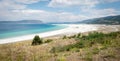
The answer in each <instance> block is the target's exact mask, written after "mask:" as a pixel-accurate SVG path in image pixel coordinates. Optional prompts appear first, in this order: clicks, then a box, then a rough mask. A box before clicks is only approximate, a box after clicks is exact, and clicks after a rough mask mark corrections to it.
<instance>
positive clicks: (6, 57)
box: [0, 32, 120, 61]
mask: <svg viewBox="0 0 120 61" xmlns="http://www.w3.org/2000/svg"><path fill="white" fill-rule="evenodd" d="M46 40H47V41H46ZM49 40H50V41H49ZM31 43H32V41H23V42H16V43H11V44H1V45H0V61H120V32H112V33H109V34H103V33H98V32H92V33H89V34H88V35H83V34H77V35H73V36H63V37H60V38H52V37H51V38H50V39H43V43H42V44H41V45H35V46H32V45H31Z"/></svg>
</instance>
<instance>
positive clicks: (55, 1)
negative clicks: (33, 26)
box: [48, 0, 98, 7]
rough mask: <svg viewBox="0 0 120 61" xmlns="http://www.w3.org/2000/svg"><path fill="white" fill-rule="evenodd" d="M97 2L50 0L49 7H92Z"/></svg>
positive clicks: (95, 0)
mask: <svg viewBox="0 0 120 61" xmlns="http://www.w3.org/2000/svg"><path fill="white" fill-rule="evenodd" d="M97 3H98V1H97V0H51V2H50V3H49V4H48V6H49V7H69V6H91V7H92V6H94V5H95V4H97Z"/></svg>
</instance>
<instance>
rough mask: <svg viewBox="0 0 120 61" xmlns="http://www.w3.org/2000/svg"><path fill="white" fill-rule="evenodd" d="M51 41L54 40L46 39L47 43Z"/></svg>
mask: <svg viewBox="0 0 120 61" xmlns="http://www.w3.org/2000/svg"><path fill="white" fill-rule="evenodd" d="M51 41H53V40H52V39H47V40H46V41H45V43H49V42H51Z"/></svg>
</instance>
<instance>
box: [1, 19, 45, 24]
mask: <svg viewBox="0 0 120 61" xmlns="http://www.w3.org/2000/svg"><path fill="white" fill-rule="evenodd" d="M0 23H13V24H41V23H43V22H42V21H41V20H20V21H0Z"/></svg>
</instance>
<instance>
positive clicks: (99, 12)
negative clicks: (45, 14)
mask: <svg viewBox="0 0 120 61" xmlns="http://www.w3.org/2000/svg"><path fill="white" fill-rule="evenodd" d="M82 11H83V12H84V13H87V15H88V16H89V18H97V17H105V16H112V15H118V14H120V11H117V10H115V9H113V8H107V9H91V8H89V9H87V10H86V9H83V10H82Z"/></svg>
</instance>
